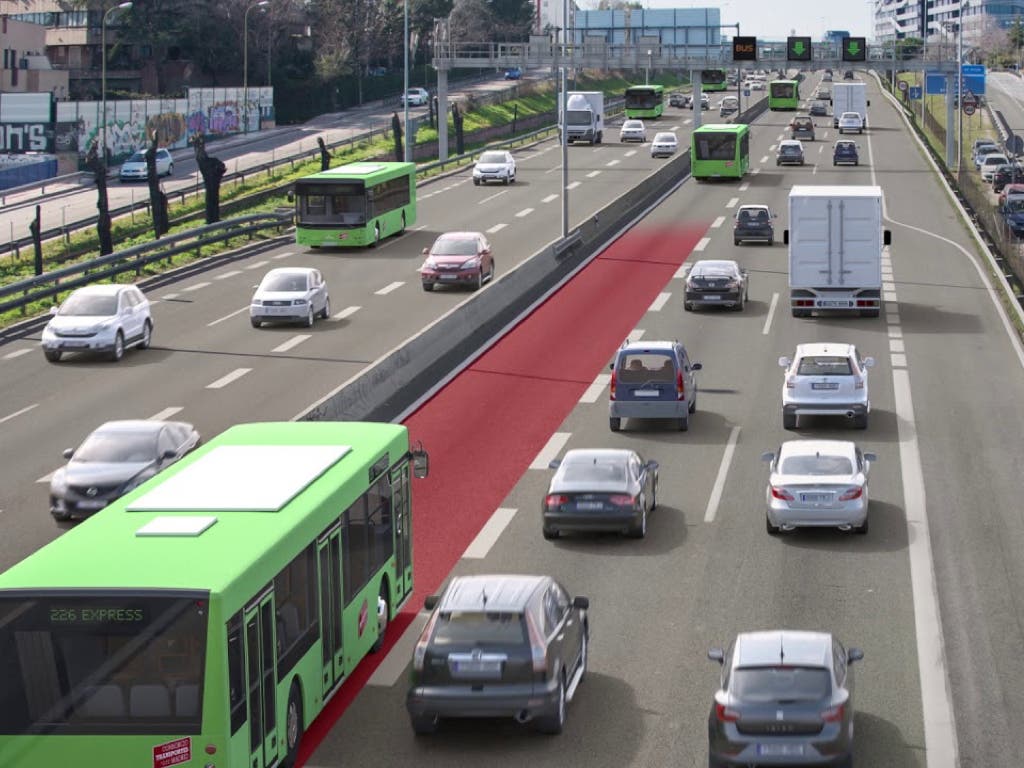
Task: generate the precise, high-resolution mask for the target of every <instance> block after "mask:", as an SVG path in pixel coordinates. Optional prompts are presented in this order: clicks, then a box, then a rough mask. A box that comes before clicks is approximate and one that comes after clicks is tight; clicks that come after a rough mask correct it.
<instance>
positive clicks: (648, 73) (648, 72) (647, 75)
mask: <svg viewBox="0 0 1024 768" xmlns="http://www.w3.org/2000/svg"><path fill="white" fill-rule="evenodd" d="M653 53H654V52H653V51H652V50H651V49H649V48H648V49H647V69H645V70H644V85H650V84H651V56H652V55H653Z"/></svg>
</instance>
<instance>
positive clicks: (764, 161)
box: [761, 155, 768, 163]
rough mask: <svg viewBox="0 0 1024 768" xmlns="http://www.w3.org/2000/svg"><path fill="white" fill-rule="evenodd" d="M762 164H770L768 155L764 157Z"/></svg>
mask: <svg viewBox="0 0 1024 768" xmlns="http://www.w3.org/2000/svg"><path fill="white" fill-rule="evenodd" d="M761 162H762V163H767V162H768V155H765V156H764V157H762V158H761Z"/></svg>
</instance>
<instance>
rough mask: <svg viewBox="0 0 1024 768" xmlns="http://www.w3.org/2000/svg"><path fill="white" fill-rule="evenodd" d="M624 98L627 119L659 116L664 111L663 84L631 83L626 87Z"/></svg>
mask: <svg viewBox="0 0 1024 768" xmlns="http://www.w3.org/2000/svg"><path fill="white" fill-rule="evenodd" d="M625 98H626V104H625V113H626V117H627V118H628V119H637V118H644V117H647V118H655V117H661V115H662V113H664V111H665V86H663V85H631V86H629V88H627V89H626V93H625Z"/></svg>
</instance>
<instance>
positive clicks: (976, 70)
mask: <svg viewBox="0 0 1024 768" xmlns="http://www.w3.org/2000/svg"><path fill="white" fill-rule="evenodd" d="M963 73H964V88H965V89H966V90H968V91H970V92H971V93H973V94H974V95H975V96H984V95H985V65H984V64H964V65H963Z"/></svg>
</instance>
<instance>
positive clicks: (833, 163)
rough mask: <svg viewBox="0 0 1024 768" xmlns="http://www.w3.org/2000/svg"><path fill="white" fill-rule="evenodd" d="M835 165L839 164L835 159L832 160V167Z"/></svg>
mask: <svg viewBox="0 0 1024 768" xmlns="http://www.w3.org/2000/svg"><path fill="white" fill-rule="evenodd" d="M837 165H839V163H837V162H836V161H835V160H833V161H832V167H833V168H835V167H836V166H837Z"/></svg>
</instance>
